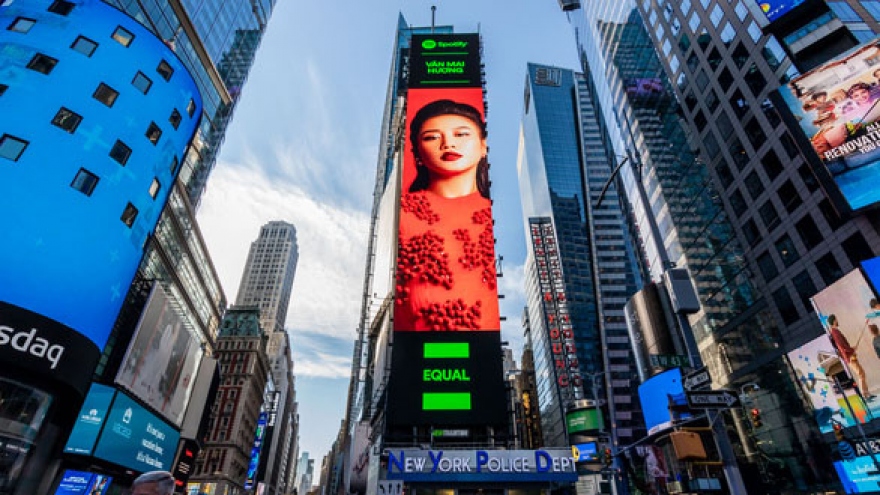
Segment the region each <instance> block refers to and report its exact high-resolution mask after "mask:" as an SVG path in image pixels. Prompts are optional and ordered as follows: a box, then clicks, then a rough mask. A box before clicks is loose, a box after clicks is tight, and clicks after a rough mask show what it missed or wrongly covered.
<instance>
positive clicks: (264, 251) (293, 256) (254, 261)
mask: <svg viewBox="0 0 880 495" xmlns="http://www.w3.org/2000/svg"><path fill="white" fill-rule="evenodd" d="M298 259H299V250H298V249H297V244H296V227H294V226H293V225H291V224H289V223H287V222H281V221H272V222H269V223H267V224H266V225H263V226H262V227H261V228H260V235H259V237H257V240H255V241H254V242H252V243H251V249H250V251H249V252H248V259H247V262H246V263H245V266H244V272H243V273H242V275H241V282H240V283H239V286H238V295H237V296H236V298H235V304H236V305H244V306H259V308H260V326H261V327H262V328H263V329H265V331H266V332H267V333H272V332H281V331H283V330H284V323H285V321H286V320H287V308H288V306H289V305H290V293H291V291H292V290H293V277H294V275H295V274H296V262H297V260H298Z"/></svg>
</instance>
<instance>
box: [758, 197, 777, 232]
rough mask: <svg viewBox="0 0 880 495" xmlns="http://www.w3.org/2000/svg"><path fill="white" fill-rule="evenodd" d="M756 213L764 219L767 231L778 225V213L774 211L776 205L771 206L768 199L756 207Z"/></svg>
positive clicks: (771, 203)
mask: <svg viewBox="0 0 880 495" xmlns="http://www.w3.org/2000/svg"><path fill="white" fill-rule="evenodd" d="M758 214H760V215H761V220H763V221H764V226H765V227H767V231H768V232H769V231H771V230H773V228H774V227H776V226H777V225H779V213H777V212H776V207H775V206H773V202H772V201H770V200H769V199H768V200H767V202H766V203H764V204H763V205H761V207H760V208H758Z"/></svg>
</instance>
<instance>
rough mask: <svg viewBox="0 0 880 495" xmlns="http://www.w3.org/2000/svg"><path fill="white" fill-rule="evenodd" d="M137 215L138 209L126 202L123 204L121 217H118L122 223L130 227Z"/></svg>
mask: <svg viewBox="0 0 880 495" xmlns="http://www.w3.org/2000/svg"><path fill="white" fill-rule="evenodd" d="M137 216H138V209H137V208H136V207H135V206H134V205H133V204H131V203H128V204H127V205H125V209H124V210H122V217H120V220H122V223H124V224H125V225H126V226H128V227H131V226H132V225H134V221H135V220H137Z"/></svg>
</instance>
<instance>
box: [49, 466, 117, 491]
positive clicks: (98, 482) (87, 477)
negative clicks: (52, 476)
mask: <svg viewBox="0 0 880 495" xmlns="http://www.w3.org/2000/svg"><path fill="white" fill-rule="evenodd" d="M111 481H113V478H112V477H111V476H107V475H103V474H98V473H92V472H89V471H72V470H69V469H68V470H66V471H64V474H63V475H62V477H61V483H59V484H58V488H57V489H56V490H55V495H105V494H106V493H107V490H108V489H109V488H110V482H111Z"/></svg>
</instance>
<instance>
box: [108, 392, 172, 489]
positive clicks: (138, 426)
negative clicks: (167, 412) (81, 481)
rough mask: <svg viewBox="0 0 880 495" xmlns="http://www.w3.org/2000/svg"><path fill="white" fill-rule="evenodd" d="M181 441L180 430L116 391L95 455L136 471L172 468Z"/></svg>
mask: <svg viewBox="0 0 880 495" xmlns="http://www.w3.org/2000/svg"><path fill="white" fill-rule="evenodd" d="M179 440H180V434H179V433H178V432H177V430H175V429H174V428H172V427H171V426H170V425H168V424H167V423H165V422H164V421H162V420H161V419H160V418H158V417H157V416H156V415H154V414H153V413H151V412H149V411H147V410H146V409H144V408H143V407H141V406H140V405H138V403H137V402H135V401H133V400H132V399H130V398H129V397H128V396H127V395H125V394H124V393H122V392H117V393H116V399H114V401H113V405H112V406H111V407H110V412H108V413H107V420H106V422H105V424H104V428H103V430H102V431H101V437H100V438H99V439H98V443H97V445H95V454H94V455H95V457H97V458H99V459H104V460H106V461H110V462H113V463H115V464H119V465H121V466H125V467H127V468H129V469H134V470H135V471H141V472H146V471H155V470H161V471H169V470H170V469H171V464H172V462H173V461H174V454H175V453H176V452H177V442H178V441H179Z"/></svg>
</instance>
